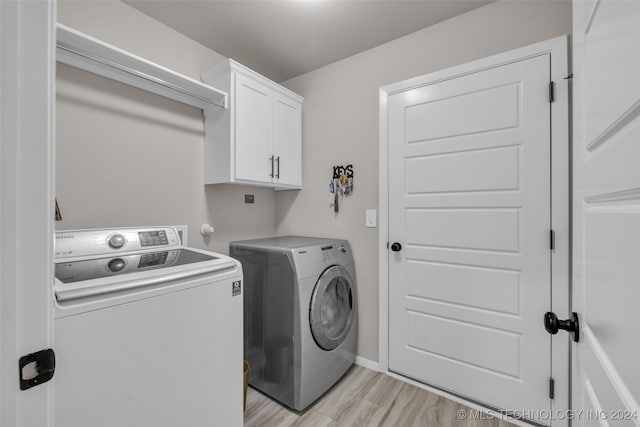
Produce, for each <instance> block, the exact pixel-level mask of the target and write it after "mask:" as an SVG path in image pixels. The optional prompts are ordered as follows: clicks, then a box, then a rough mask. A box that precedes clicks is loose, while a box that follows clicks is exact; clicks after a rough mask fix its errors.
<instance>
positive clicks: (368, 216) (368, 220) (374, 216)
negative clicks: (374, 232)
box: [364, 209, 378, 228]
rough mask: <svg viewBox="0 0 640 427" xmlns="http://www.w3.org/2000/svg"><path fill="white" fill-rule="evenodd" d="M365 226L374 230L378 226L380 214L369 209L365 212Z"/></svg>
mask: <svg viewBox="0 0 640 427" xmlns="http://www.w3.org/2000/svg"><path fill="white" fill-rule="evenodd" d="M364 225H365V227H372V228H375V227H376V226H377V225H378V212H377V210H376V209H367V210H366V211H365V217H364Z"/></svg>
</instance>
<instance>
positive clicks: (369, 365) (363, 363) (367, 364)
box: [356, 356, 380, 372]
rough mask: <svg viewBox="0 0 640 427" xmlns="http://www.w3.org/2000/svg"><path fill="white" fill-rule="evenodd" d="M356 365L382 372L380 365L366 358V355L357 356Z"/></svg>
mask: <svg viewBox="0 0 640 427" xmlns="http://www.w3.org/2000/svg"><path fill="white" fill-rule="evenodd" d="M356 365H358V366H362V367H363V368H367V369H371V370H372V371H376V372H380V365H379V364H378V362H374V361H373V360H369V359H365V358H364V357H360V356H356Z"/></svg>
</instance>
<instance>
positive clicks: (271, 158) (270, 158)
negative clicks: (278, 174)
mask: <svg viewBox="0 0 640 427" xmlns="http://www.w3.org/2000/svg"><path fill="white" fill-rule="evenodd" d="M269 160H271V173H270V174H269V176H270V177H271V178H273V156H271V157H269Z"/></svg>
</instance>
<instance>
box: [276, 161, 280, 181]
mask: <svg viewBox="0 0 640 427" xmlns="http://www.w3.org/2000/svg"><path fill="white" fill-rule="evenodd" d="M276 162H278V172H276V178H278V179H280V156H278V157H276Z"/></svg>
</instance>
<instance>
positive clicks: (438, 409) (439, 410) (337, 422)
mask: <svg viewBox="0 0 640 427" xmlns="http://www.w3.org/2000/svg"><path fill="white" fill-rule="evenodd" d="M458 411H464V413H465V414H466V417H467V419H465V420H463V419H460V418H461V417H459V416H458V415H457V414H458ZM477 414H478V412H477V411H475V410H472V409H469V408H467V407H465V406H463V405H460V404H458V403H456V402H453V401H451V400H449V399H446V398H444V397H441V396H438V395H436V394H434V393H431V392H428V391H426V390H423V389H421V388H418V387H415V386H413V385H411V384H407V383H404V382H402V381H399V380H396V379H394V378H391V377H389V376H387V375H384V374H382V373H379V372H375V371H372V370H370V369H367V368H363V367H361V366H355V365H354V366H353V367H352V368H351V369H350V370H349V372H347V374H346V375H345V376H344V378H342V380H340V382H338V384H336V385H335V386H334V387H333V388H332V389H331V390H329V391H328V392H327V393H326V394H325V395H324V396H322V397H321V398H320V399H319V400H318V401H316V402H315V403H314V404H313V405H312V406H311V407H309V408H308V409H307V410H306V411H305V412H302V413H298V412H295V411H292V410H290V409H288V408H286V407H284V406H282V405H280V404H278V403H276V402H275V401H272V400H271V399H269V398H268V397H266V396H264V395H263V394H262V393H260V392H258V391H256V390H254V389H252V388H251V387H249V389H248V391H247V408H246V411H245V413H244V425H245V427H292V426H310V427H333V426H336V427H337V426H349V427H350V426H393V427H405V426H406V427H417V426H420V427H439V426H446V427H448V426H456V427H476V426H478V427H510V426H513V424H511V423H508V422H505V421H502V420H499V419H487V417H486V416H484V417H476V418H481V419H474V420H471V419H469V418H470V417H472V415H477Z"/></svg>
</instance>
